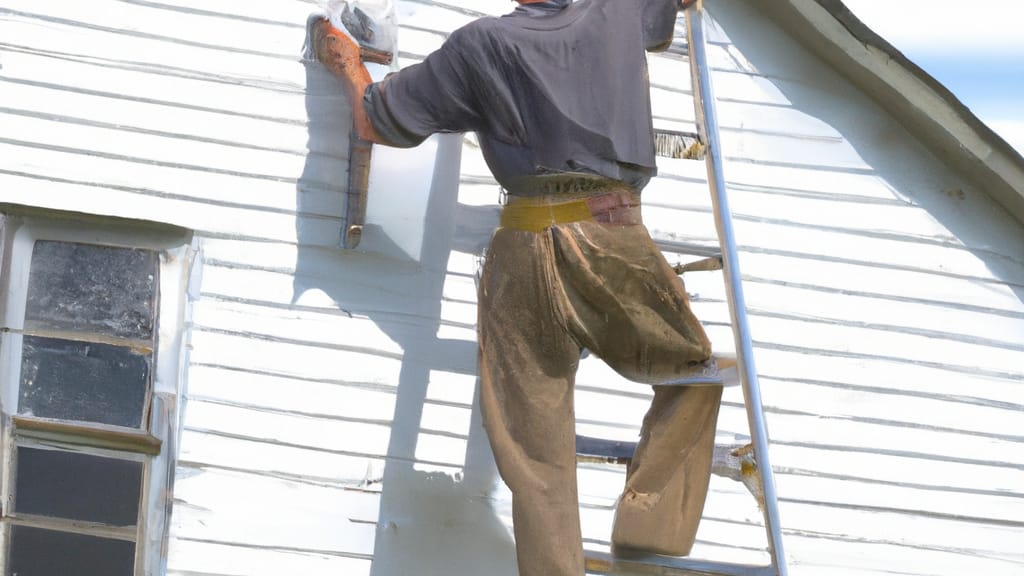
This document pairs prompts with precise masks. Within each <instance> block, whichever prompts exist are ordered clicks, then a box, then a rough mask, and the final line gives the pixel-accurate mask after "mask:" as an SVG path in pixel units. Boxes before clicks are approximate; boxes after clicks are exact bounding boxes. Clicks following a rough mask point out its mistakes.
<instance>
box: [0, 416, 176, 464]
mask: <svg viewBox="0 0 1024 576" xmlns="http://www.w3.org/2000/svg"><path fill="white" fill-rule="evenodd" d="M11 422H12V423H13V424H14V431H15V434H16V435H17V436H18V437H20V438H27V439H32V440H41V441H49V442H59V443H61V444H69V445H75V446H92V447H94V448H105V449H109V450H124V451H127V452H135V453H138V454H148V455H150V456H156V455H157V454H159V453H160V448H161V446H162V445H163V442H162V441H161V440H160V439H159V438H157V437H156V436H153V435H152V434H150V433H149V432H146V431H144V430H135V429H132V428H121V427H118V426H108V425H104V424H91V423H84V422H67V421H64V420H52V419H49V418H33V417H30V416H12V417H11Z"/></svg>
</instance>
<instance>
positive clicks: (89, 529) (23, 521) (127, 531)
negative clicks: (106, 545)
mask: <svg viewBox="0 0 1024 576" xmlns="http://www.w3.org/2000/svg"><path fill="white" fill-rule="evenodd" d="M4 522H6V523H9V524H12V525H16V526H27V527H29V528H41V529H43V530H56V531H58V532H70V533H72V534H82V535H85V536H98V537H100V538H110V539H113V540H124V541H126V542H135V541H136V540H137V539H138V527H136V526H109V525H107V524H100V523H96V522H83V521H81V520H68V519H64V518H51V517H49V516H39V515H36V514H24V513H16V512H11V513H9V514H7V517H6V518H5V520H4Z"/></svg>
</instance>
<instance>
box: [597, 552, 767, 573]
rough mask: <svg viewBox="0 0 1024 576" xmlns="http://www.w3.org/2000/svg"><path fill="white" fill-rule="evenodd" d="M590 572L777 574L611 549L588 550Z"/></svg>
mask: <svg viewBox="0 0 1024 576" xmlns="http://www.w3.org/2000/svg"><path fill="white" fill-rule="evenodd" d="M586 563H587V571H588V572H596V573H598V574H616V573H619V572H621V573H627V574H657V575H659V576H775V574H776V571H775V568H773V567H772V566H753V565H749V564H730V563H727V562H711V561H709V560H695V559H693V558H673V557H670V556H658V555H656V554H638V555H635V556H634V555H632V554H631V555H629V556H627V557H621V556H613V555H611V554H608V553H607V552H590V551H588V552H587V553H586Z"/></svg>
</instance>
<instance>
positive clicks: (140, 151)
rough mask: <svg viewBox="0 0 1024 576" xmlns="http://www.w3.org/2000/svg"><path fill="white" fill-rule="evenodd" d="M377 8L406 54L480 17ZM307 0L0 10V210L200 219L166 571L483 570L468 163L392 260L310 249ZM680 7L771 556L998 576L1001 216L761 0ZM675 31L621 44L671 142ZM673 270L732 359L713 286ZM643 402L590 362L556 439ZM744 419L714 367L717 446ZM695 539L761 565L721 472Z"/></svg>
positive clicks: (319, 218)
mask: <svg viewBox="0 0 1024 576" xmlns="http://www.w3.org/2000/svg"><path fill="white" fill-rule="evenodd" d="M395 8H396V13H397V16H398V18H399V21H400V23H401V25H402V28H401V30H400V45H399V47H398V54H397V61H398V63H399V64H400V65H402V66H406V65H410V64H414V63H416V62H418V61H420V60H421V59H422V58H423V57H424V56H425V55H427V54H429V53H430V52H431V51H432V50H434V49H436V48H437V47H438V46H440V45H441V43H443V42H444V39H445V38H447V37H448V35H449V34H450V33H451V32H452V31H453V30H454V29H456V28H458V27H459V26H462V25H464V24H466V23H468V22H470V21H472V20H473V19H475V18H478V17H481V16H488V15H492V16H493V15H499V14H502V13H504V12H507V11H508V10H509V9H510V5H508V4H507V3H504V4H502V3H498V2H494V1H493V0H466V1H460V2H455V1H453V0H396V2H395ZM317 9H318V3H317V2H314V1H311V0H266V1H263V2H247V3H242V2H237V1H234V0H97V1H94V2H77V1H74V0H60V1H50V2H42V3H41V2H38V1H36V0H0V66H2V67H0V202H12V203H19V204H26V205H34V206H40V207H45V208H53V209H63V210H75V211H81V212H93V213H99V214H108V215H116V216H124V217H130V218H141V219H148V220H156V221H164V222H169V223H173V224H177V225H180V226H184V227H187V228H190V229H193V230H195V232H196V234H197V236H199V237H200V243H201V249H202V257H201V261H200V264H199V266H198V268H197V272H198V273H199V274H198V276H199V277H201V285H200V287H199V291H198V294H199V296H198V299H197V300H196V301H195V302H194V303H193V310H192V316H191V324H190V326H189V330H190V334H189V337H190V353H189V365H188V367H187V376H188V377H187V380H188V386H187V391H186V403H185V410H184V418H183V421H182V431H181V437H180V441H179V453H178V463H177V466H178V467H177V475H176V482H175V486H174V495H173V496H174V511H173V526H172V530H171V534H170V548H169V556H168V574H170V575H172V576H264V575H267V576H269V575H272V574H273V575H277V574H292V573H295V574H310V575H325V576H326V575H337V574H344V575H346V576H349V575H351V576H370V574H371V573H372V574H373V575H374V576H397V575H402V576H405V575H407V574H409V575H412V574H422V575H424V576H430V575H445V576H448V575H463V574H484V573H486V574H495V575H500V576H504V575H512V574H514V573H515V560H514V552H513V547H512V536H511V502H510V495H509V494H508V490H507V489H506V488H505V487H504V486H503V485H502V484H501V483H500V480H499V479H498V477H497V472H496V471H495V470H494V467H493V460H492V458H491V455H490V453H489V450H488V448H487V441H486V438H485V436H484V433H483V429H482V425H481V415H480V414H479V410H478V409H477V407H476V404H475V395H476V387H477V376H476V374H477V372H476V366H475V359H476V342H475V332H474V330H475V322H476V283H475V279H474V277H475V274H476V272H477V267H478V255H479V254H481V253H482V251H483V250H484V248H485V247H486V244H487V241H488V239H489V235H490V232H491V230H492V229H493V227H494V226H495V225H496V224H497V221H498V208H497V207H496V203H497V201H498V198H499V189H498V186H497V183H496V182H495V181H494V179H493V177H492V176H491V174H490V172H489V170H488V168H487V166H486V163H485V162H484V159H483V156H482V154H481V152H480V149H479V145H478V143H477V141H476V139H475V137H474V136H473V135H467V136H466V137H465V138H464V139H463V146H462V155H461V166H460V177H459V181H460V188H459V192H458V198H457V203H455V205H454V206H452V208H451V211H449V212H448V213H449V214H452V215H453V216H452V218H453V220H454V222H453V224H454V226H453V229H452V230H448V229H447V228H446V227H445V226H436V225H435V226H433V227H432V228H429V233H428V234H426V236H427V237H428V238H431V239H432V240H437V241H436V242H434V244H431V245H430V246H429V247H427V248H425V249H424V253H423V254H422V257H421V258H420V259H419V260H417V261H411V260H401V259H396V258H393V257H390V256H383V255H381V254H377V253H373V252H359V251H357V252H346V251H342V250H340V249H338V248H337V244H338V241H339V238H340V230H341V228H342V226H343V224H344V214H345V190H344V186H345V178H346V176H347V174H346V170H347V150H346V149H344V148H345V147H344V146H340V145H338V144H337V142H335V141H333V140H329V139H324V138H321V137H318V135H317V134H316V132H317V131H318V130H319V131H322V132H337V131H344V130H345V129H346V127H347V125H346V121H345V120H344V118H345V115H346V114H347V112H346V103H345V100H344V99H343V98H341V97H340V95H334V94H332V90H331V87H330V86H329V85H328V84H325V82H329V81H328V80H325V79H324V78H323V77H322V76H318V75H317V74H319V73H320V72H319V71H318V70H317V69H316V68H309V67H307V65H306V64H304V63H303V62H301V60H300V51H301V47H302V43H303V39H304V23H305V19H306V16H307V15H308V14H309V13H310V12H311V11H313V10H317ZM709 9H710V10H711V11H712V12H711V15H712V16H713V17H714V19H715V22H713V23H712V25H711V27H710V32H711V42H710V46H709V58H710V65H711V70H712V74H713V77H714V82H715V89H716V93H717V96H718V101H719V102H718V113H719V116H720V122H721V130H722V140H723V147H724V152H725V156H726V161H727V163H726V167H725V168H726V179H727V184H728V187H729V192H730V201H731V205H732V209H733V212H734V219H735V224H736V232H737V236H738V242H739V246H740V251H741V268H742V273H743V278H744V282H745V289H746V297H747V304H748V313H749V316H750V321H751V327H752V330H753V337H754V343H755V350H756V358H755V359H756V364H757V367H758V371H759V373H760V375H761V384H762V389H763V396H764V401H765V404H766V418H767V421H768V426H769V432H770V434H771V439H772V447H773V452H772V456H773V463H774V465H775V471H776V478H777V482H778V488H779V498H780V508H781V513H782V524H783V533H784V537H785V539H786V546H787V555H788V557H789V561H790V573H791V574H794V575H813V576H819V575H824V576H847V575H854V574H857V575H876V576H882V575H891V574H908V575H909V574H921V575H942V576H946V575H949V576H953V575H957V576H959V575H962V574H993V575H1012V574H1019V573H1021V572H1022V571H1024V554H1022V552H1021V549H1022V547H1021V545H1020V543H1021V542H1022V541H1024V540H1022V539H1024V523H1022V522H1021V518H1024V505H1022V502H1024V499H1022V498H1024V492H1022V490H1024V489H1022V487H1024V435H1022V434H1021V432H1020V422H1021V417H1022V414H1024V387H1022V381H1024V362H1021V358H1024V257H1022V255H1021V252H1020V246H1022V245H1024V227H1022V226H1021V225H1020V223H1019V222H1014V221H1012V220H1010V219H1009V218H1008V217H1007V215H1006V214H1005V212H1003V211H1002V210H1001V209H999V208H997V207H995V205H994V204H993V202H992V201H991V200H990V199H989V198H987V197H986V196H985V195H984V193H983V191H981V190H979V189H978V186H977V185H976V184H974V183H972V182H970V181H968V180H965V179H964V178H963V177H961V176H959V175H956V174H953V173H952V172H950V171H949V170H948V169H947V168H945V167H944V166H943V165H942V164H941V163H940V162H938V161H937V160H936V159H935V158H934V157H932V156H931V155H930V154H929V153H928V152H927V151H925V149H924V148H923V147H922V146H921V145H920V143H918V142H916V141H914V140H913V139H912V138H911V137H910V136H909V135H907V134H906V133H905V132H903V131H902V130H901V129H899V128H898V122H897V121H896V119H893V118H891V117H889V116H888V115H887V114H886V113H885V112H883V111H882V110H881V109H880V108H879V107H878V106H877V105H875V104H874V103H872V102H871V101H870V100H869V99H868V98H867V97H865V96H864V95H863V94H861V93H860V92H859V91H858V90H857V88H856V87H855V86H853V85H851V84H850V83H849V82H848V81H847V80H845V79H843V78H842V77H840V76H839V75H838V74H836V72H835V71H833V70H830V69H828V68H827V67H826V66H825V65H824V64H823V63H822V62H821V61H819V60H817V59H816V57H814V56H813V55H811V54H809V53H807V52H806V51H805V50H804V49H803V48H801V47H800V46H799V45H797V44H796V43H795V42H794V41H793V40H792V39H791V38H788V37H786V36H785V35H784V34H783V33H782V32H780V31H779V30H778V29H775V28H774V27H773V25H772V24H771V22H770V20H769V19H768V18H766V15H765V14H763V13H761V10H762V8H760V7H759V6H755V5H753V4H751V3H747V2H741V1H739V0H720V1H716V2H715V3H714V6H710V5H709ZM681 22H682V21H681V20H680V26H677V29H678V34H677V36H680V39H677V41H676V42H675V44H674V45H673V46H672V48H671V49H670V50H669V51H668V52H666V53H663V54H658V55H652V56H651V57H650V58H649V64H648V67H649V72H650V78H651V84H652V107H653V113H654V123H655V126H657V127H659V128H671V129H677V130H683V131H688V132H693V131H695V130H696V127H695V125H694V111H693V106H692V85H691V80H690V77H689V65H688V61H687V59H686V53H687V49H686V46H685V42H684V41H683V40H682V39H681V35H682V32H683V27H682V26H681ZM753 31H756V33H753ZM314 85H315V88H316V89H315V90H309V91H307V86H311V87H312V86H314ZM658 164H659V177H658V178H655V179H654V180H653V181H652V182H651V183H650V185H649V186H648V187H647V188H646V190H645V192H644V198H645V201H644V204H645V206H644V219H645V222H646V224H647V225H648V227H649V229H650V230H651V232H652V235H653V236H654V237H655V240H656V241H657V242H658V243H659V245H660V246H661V247H662V249H663V250H664V251H665V254H666V257H667V258H668V259H669V261H670V262H673V263H676V262H683V261H688V260H692V259H693V258H694V256H692V255H688V254H685V253H682V251H683V248H684V247H685V246H689V245H699V246H702V247H704V248H706V249H708V250H713V247H714V245H715V243H716V237H715V234H716V232H715V227H714V222H713V218H712V213H711V202H710V198H709V196H708V193H707V174H706V169H705V166H704V164H703V163H701V162H694V161H688V160H673V159H663V158H659V160H658ZM894 166H895V167H894ZM428 225H429V223H428ZM449 234H450V238H449ZM684 280H685V283H686V288H687V291H688V292H689V293H690V294H691V298H692V301H693V307H694V310H695V312H696V313H697V314H698V316H699V317H700V318H702V320H703V321H704V322H705V324H706V326H707V328H708V333H709V335H710V337H711V338H712V341H713V343H714V346H715V347H716V349H718V350H720V351H728V350H731V349H732V348H733V342H732V337H731V333H730V331H729V329H728V322H729V314H728V307H727V305H726V303H725V292H724V288H723V285H722V282H721V275H720V274H718V273H703V272H702V273H688V274H686V277H685V279H684ZM650 397H651V390H650V388H649V387H647V386H641V385H636V384H632V383H629V382H626V381H624V380H623V379H622V378H621V377H619V376H618V375H617V374H615V373H614V372H613V371H612V370H611V369H609V368H608V367H607V366H605V365H603V364H602V363H601V362H600V361H599V360H597V359H595V358H593V357H588V358H586V359H584V360H583V361H582V362H581V366H580V370H579V373H578V378H577V392H576V404H577V414H576V417H577V429H578V431H579V432H581V433H585V434H593V435H598V436H604V437H610V438H617V439H623V440H632V439H635V438H636V437H637V434H638V433H639V426H640V422H641V420H642V418H643V414H644V412H645V411H646V407H647V405H648V402H649V399H650ZM747 436H748V429H747V422H746V414H745V411H744V408H743V399H742V394H741V390H740V389H739V388H738V387H737V388H729V389H727V390H726V392H725V395H724V402H723V406H722V410H721V415H720V420H719V427H718V434H717V441H718V443H719V444H726V445H734V444H743V443H745V442H746V441H747ZM624 474H625V471H624V470H623V469H622V467H617V466H600V465H590V464H586V465H581V467H580V471H579V483H580V495H581V503H580V508H581V520H582V526H583V531H584V545H585V546H586V547H587V548H588V549H595V550H605V549H607V546H608V542H609V539H610V531H611V521H612V517H613V515H614V504H615V499H616V498H617V496H618V492H619V490H621V486H622V482H623V480H624ZM694 555H695V556H698V557H703V558H711V559H721V560H730V561H740V562H755V563H756V562H765V561H766V560H767V553H766V542H765V537H764V530H763V520H762V518H761V515H760V512H759V511H758V509H757V506H756V503H755V501H754V499H753V498H752V497H751V496H750V495H749V493H747V491H746V489H745V488H744V487H743V486H742V485H741V484H739V483H736V482H733V481H731V480H728V479H724V478H719V477H714V478H712V482H711V491H710V494H709V496H708V501H707V505H706V508H705V519H704V521H703V523H702V524H701V528H700V532H699V534H698V538H697V544H696V546H695V548H694Z"/></svg>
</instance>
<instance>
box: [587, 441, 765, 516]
mask: <svg viewBox="0 0 1024 576" xmlns="http://www.w3.org/2000/svg"><path fill="white" fill-rule="evenodd" d="M636 446H637V443H636V442H628V441H624V440H609V439H607V438H593V437H590V436H581V435H579V434H577V435H576V461H577V462H589V463H592V464H620V465H626V466H628V465H629V463H630V461H631V460H632V459H633V453H634V452H636ZM711 473H712V474H714V475H715V476H721V477H723V478H728V479H730V480H735V481H736V482H739V483H741V484H743V485H744V486H746V488H747V490H749V491H750V494H751V495H752V496H753V497H754V499H756V500H757V505H758V506H760V507H764V492H763V491H762V490H761V471H760V470H759V469H758V466H757V461H756V460H754V451H753V447H752V446H751V445H749V444H747V445H745V446H728V445H723V444H719V445H716V446H715V450H714V453H713V454H712V457H711Z"/></svg>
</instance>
